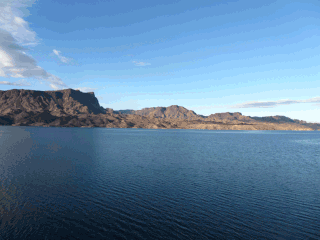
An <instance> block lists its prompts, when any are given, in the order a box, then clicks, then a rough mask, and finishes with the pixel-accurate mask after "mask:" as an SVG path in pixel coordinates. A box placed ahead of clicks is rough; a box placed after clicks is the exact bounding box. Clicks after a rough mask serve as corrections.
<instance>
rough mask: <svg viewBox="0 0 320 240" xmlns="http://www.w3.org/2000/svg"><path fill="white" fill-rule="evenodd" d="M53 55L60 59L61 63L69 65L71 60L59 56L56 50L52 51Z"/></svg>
mask: <svg viewBox="0 0 320 240" xmlns="http://www.w3.org/2000/svg"><path fill="white" fill-rule="evenodd" d="M53 53H54V54H55V55H56V56H57V57H58V58H59V59H60V61H61V62H63V63H70V61H71V58H66V57H64V56H62V55H61V51H58V50H56V49H53Z"/></svg>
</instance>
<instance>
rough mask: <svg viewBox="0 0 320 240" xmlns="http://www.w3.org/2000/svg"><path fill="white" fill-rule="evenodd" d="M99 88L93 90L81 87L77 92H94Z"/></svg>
mask: <svg viewBox="0 0 320 240" xmlns="http://www.w3.org/2000/svg"><path fill="white" fill-rule="evenodd" d="M97 89H98V88H91V87H80V88H76V90H80V91H81V92H94V91H95V90H97Z"/></svg>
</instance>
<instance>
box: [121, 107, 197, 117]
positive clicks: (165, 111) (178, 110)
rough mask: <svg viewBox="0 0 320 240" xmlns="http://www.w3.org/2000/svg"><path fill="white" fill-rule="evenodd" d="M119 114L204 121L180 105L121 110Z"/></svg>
mask: <svg viewBox="0 0 320 240" xmlns="http://www.w3.org/2000/svg"><path fill="white" fill-rule="evenodd" d="M117 113H122V114H135V115H140V116H145V117H155V118H169V119H184V120H198V119H202V117H201V116H199V115H197V114H196V113H195V112H194V111H191V110H188V109H186V108H184V107H181V106H178V105H172V106H170V107H153V108H143V109H141V110H136V111H135V110H119V111H117Z"/></svg>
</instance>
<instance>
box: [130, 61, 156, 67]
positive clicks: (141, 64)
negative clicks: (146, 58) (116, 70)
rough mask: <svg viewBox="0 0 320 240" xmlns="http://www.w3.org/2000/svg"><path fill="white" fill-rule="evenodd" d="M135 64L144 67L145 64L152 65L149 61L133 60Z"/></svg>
mask: <svg viewBox="0 0 320 240" xmlns="http://www.w3.org/2000/svg"><path fill="white" fill-rule="evenodd" d="M132 62H133V64H134V65H135V66H139V67H144V66H147V65H151V63H148V62H139V61H132Z"/></svg>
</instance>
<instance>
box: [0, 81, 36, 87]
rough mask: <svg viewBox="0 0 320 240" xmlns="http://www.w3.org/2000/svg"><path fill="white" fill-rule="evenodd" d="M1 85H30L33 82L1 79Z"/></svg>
mask: <svg viewBox="0 0 320 240" xmlns="http://www.w3.org/2000/svg"><path fill="white" fill-rule="evenodd" d="M0 84H1V85H11V86H20V87H21V86H30V85H31V84H30V83H28V82H25V81H17V82H8V81H0Z"/></svg>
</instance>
